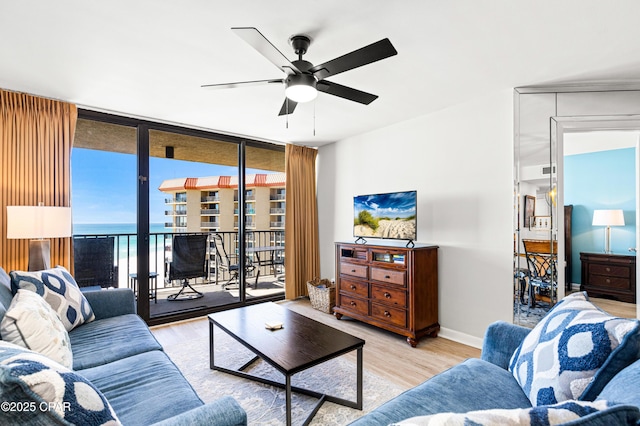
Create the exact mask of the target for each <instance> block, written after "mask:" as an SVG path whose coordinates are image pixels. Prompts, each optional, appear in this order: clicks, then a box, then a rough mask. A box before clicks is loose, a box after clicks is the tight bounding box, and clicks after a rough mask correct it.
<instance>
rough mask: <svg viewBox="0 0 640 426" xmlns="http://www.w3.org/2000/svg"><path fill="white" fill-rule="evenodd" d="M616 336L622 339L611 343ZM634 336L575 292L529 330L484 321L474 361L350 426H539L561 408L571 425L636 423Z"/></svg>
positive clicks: (639, 370) (635, 331)
mask: <svg viewBox="0 0 640 426" xmlns="http://www.w3.org/2000/svg"><path fill="white" fill-rule="evenodd" d="M607 328H608V331H609V332H610V334H608V335H606V333H605V332H606V329H607ZM596 335H597V336H599V337H598V339H601V340H603V341H604V342H605V344H603V347H604V351H602V352H598V344H597V343H593V342H591V339H589V337H590V336H596ZM612 336H613V337H612ZM616 336H624V337H623V338H622V339H621V340H622V341H620V342H617V343H611V342H613V341H614V340H615V337H616ZM639 336H640V328H639V327H638V321H637V320H636V321H634V320H621V319H612V317H610V316H608V314H606V313H604V312H602V311H600V310H599V309H597V308H596V307H595V306H594V305H592V304H591V303H590V302H589V301H588V297H587V296H586V294H583V293H577V294H576V295H572V296H568V297H567V298H565V299H563V300H562V301H561V302H560V303H558V304H557V305H556V306H555V307H554V308H553V309H552V310H551V311H550V312H549V313H548V314H547V316H546V317H545V318H544V319H543V320H542V321H541V322H540V324H538V326H537V327H536V328H534V330H531V329H528V328H524V327H520V326H517V325H513V324H509V323H506V322H497V323H494V324H492V325H491V326H490V327H489V328H488V329H487V331H486V334H485V338H484V342H483V348H482V355H481V359H468V360H466V361H464V362H463V363H461V364H459V365H457V366H455V367H453V368H451V369H449V370H447V371H444V372H443V373H441V374H438V375H436V376H434V377H432V378H431V379H429V380H427V381H426V382H424V383H422V384H420V385H418V386H416V387H414V388H412V389H410V390H408V391H406V392H404V393H402V394H401V395H399V396H397V397H396V398H394V399H392V400H390V401H389V402H387V403H385V404H383V405H381V406H380V407H378V408H377V409H375V410H373V411H372V412H370V413H368V414H367V415H365V416H363V417H361V418H359V419H358V420H356V421H354V422H353V423H351V425H352V426H382V425H389V424H403V425H428V424H430V422H431V421H433V422H434V423H437V424H473V425H478V424H484V422H485V421H486V422H487V423H491V422H492V424H504V423H506V422H507V419H508V421H509V423H508V424H529V423H528V422H529V421H530V422H531V423H532V424H540V425H543V424H547V423H546V421H547V419H548V418H551V416H552V414H553V415H555V414H557V413H560V414H561V415H565V414H567V413H568V412H567V407H569V410H574V411H575V412H576V413H578V414H576V415H574V416H570V417H569V418H570V420H568V422H567V424H570V425H572V426H575V425H595V426H598V425H602V426H604V425H627V424H629V425H636V424H640V423H638V422H639V420H640V411H639V409H640V360H638V359H640V337H639ZM593 340H594V342H595V341H596V338H595V337H594V338H593ZM585 343H586V345H585ZM527 351H529V353H527ZM558 353H559V354H560V355H557V354H558ZM593 355H595V356H593ZM573 361H578V362H576V363H573V364H572V362H573ZM590 363H595V364H596V366H595V367H594V366H593V365H590ZM579 370H584V373H585V374H586V375H585V376H580V374H582V373H583V372H582V371H579ZM587 370H589V371H587ZM514 372H515V373H514ZM536 375H537V376H539V377H536ZM572 375H573V376H572ZM573 380H576V381H575V382H574V383H572V381H573ZM562 386H568V389H569V392H572V391H575V392H577V394H575V395H570V396H569V397H568V398H569V399H567V398H560V397H559V396H561V395H562V394H563V392H565V391H566V390H564V391H563V390H561V389H559V388H561V387H562ZM575 387H577V388H578V390H575V389H573V388H575ZM572 389H573V390H572ZM562 399H564V401H562ZM588 401H595V402H593V403H591V402H588ZM594 407H595V408H594ZM563 408H564V409H565V410H564V411H563V410H562V409H563ZM503 410H506V411H503ZM500 416H504V418H502V417H500ZM514 418H518V419H521V420H523V422H522V423H518V422H516V421H514ZM497 419H504V421H500V420H497ZM448 421H451V422H452V423H447V422H448ZM456 421H457V423H456ZM431 424H433V423H431Z"/></svg>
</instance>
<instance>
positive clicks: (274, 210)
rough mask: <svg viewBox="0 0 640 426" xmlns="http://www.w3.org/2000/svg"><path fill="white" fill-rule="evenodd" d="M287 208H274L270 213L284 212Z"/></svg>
mask: <svg viewBox="0 0 640 426" xmlns="http://www.w3.org/2000/svg"><path fill="white" fill-rule="evenodd" d="M284 212H285V209H284V208H280V207H279V208H272V209H271V210H270V211H269V213H270V214H284Z"/></svg>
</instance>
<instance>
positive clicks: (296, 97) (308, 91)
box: [284, 74, 318, 103]
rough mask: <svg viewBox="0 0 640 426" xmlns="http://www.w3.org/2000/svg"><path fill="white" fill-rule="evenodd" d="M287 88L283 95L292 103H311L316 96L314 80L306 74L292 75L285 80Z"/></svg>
mask: <svg viewBox="0 0 640 426" xmlns="http://www.w3.org/2000/svg"><path fill="white" fill-rule="evenodd" d="M286 84H287V87H286V89H284V94H285V96H286V97H287V98H289V99H291V100H292V101H294V102H298V103H302V102H309V101H312V100H314V99H315V98H316V96H318V90H317V89H316V79H315V77H313V76H312V75H308V74H294V75H291V76H289V77H288V78H287V82H286Z"/></svg>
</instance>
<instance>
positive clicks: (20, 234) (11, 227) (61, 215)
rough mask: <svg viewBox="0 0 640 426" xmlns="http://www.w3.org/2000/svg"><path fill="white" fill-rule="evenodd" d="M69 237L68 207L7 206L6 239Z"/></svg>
mask: <svg viewBox="0 0 640 426" xmlns="http://www.w3.org/2000/svg"><path fill="white" fill-rule="evenodd" d="M70 236H71V208H70V207H50V206H7V238H8V239H19V238H25V239H28V238H32V239H34V238H61V237H70Z"/></svg>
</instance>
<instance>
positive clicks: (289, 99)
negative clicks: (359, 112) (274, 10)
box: [202, 27, 398, 115]
mask: <svg viewBox="0 0 640 426" xmlns="http://www.w3.org/2000/svg"><path fill="white" fill-rule="evenodd" d="M231 30H232V31H233V32H234V33H236V34H237V35H238V36H239V37H240V38H242V39H243V40H244V41H246V42H247V43H249V45H251V46H252V47H253V48H254V49H256V50H257V51H258V52H259V53H260V54H262V56H264V57H265V58H267V59H268V60H269V61H270V62H271V63H272V64H274V65H275V66H276V67H278V69H279V70H281V71H283V72H284V73H285V74H286V76H285V78H282V79H275V80H274V79H272V80H254V81H240V82H236V83H223V84H205V85H202V87H204V88H210V89H228V88H234V87H238V86H248V85H256V84H273V83H281V84H284V85H285V86H286V88H285V95H286V98H285V101H284V103H283V104H282V108H280V113H279V114H278V115H287V114H291V113H293V111H294V110H295V109H296V105H297V104H298V103H301V102H309V101H311V100H313V99H315V97H316V96H317V94H318V91H320V92H324V93H328V94H329V95H333V96H338V97H340V98H344V99H348V100H350V101H354V102H359V103H361V104H364V105H369V104H370V103H371V102H373V101H374V100H376V99H377V97H378V96H377V95H373V94H371V93H367V92H363V91H361V90H357V89H353V88H351V87H347V86H343V85H341V84H338V83H333V82H331V81H327V80H325V79H326V78H327V77H331V76H334V75H336V74H339V73H341V72H344V71H349V70H351V69H354V68H358V67H361V66H363V65H367V64H370V63H372V62H376V61H379V60H381V59H385V58H388V57H390V56H393V55H397V54H398V52H397V51H396V49H395V48H394V47H393V45H392V44H391V42H390V41H389V39H388V38H385V39H382V40H380V41H378V42H375V43H373V44H370V45H368V46H365V47H363V48H360V49H358V50H354V51H353V52H351V53H347V54H346V55H342V56H340V57H338V58H335V59H332V60H330V61H328V62H325V63H323V64H320V65H315V66H314V65H313V64H312V63H311V62H308V61H305V60H304V59H302V56H303V55H304V54H305V53H307V49H309V45H310V44H311V39H310V38H309V37H308V36H306V35H294V36H292V37H291V38H289V43H290V44H291V46H292V47H293V50H294V52H295V54H296V55H298V59H297V60H295V61H293V62H291V61H289V60H288V59H287V57H286V56H284V55H283V54H282V53H281V52H280V51H279V50H278V49H277V48H276V47H275V46H274V45H273V44H272V43H271V42H270V41H269V40H267V38H266V37H265V36H263V35H262V33H260V31H258V30H257V29H256V28H253V27H241V28H231Z"/></svg>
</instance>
